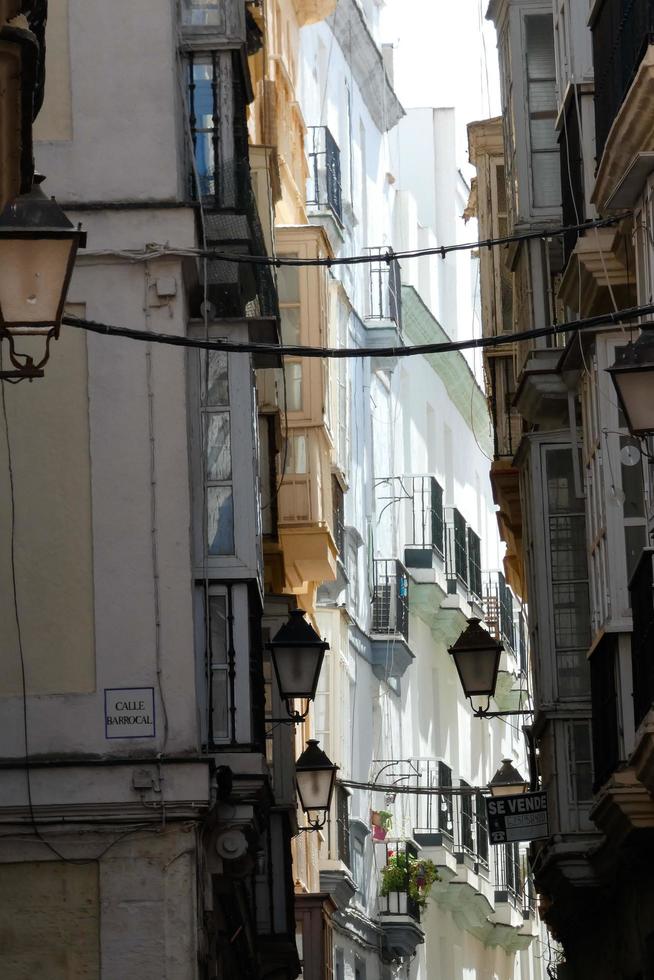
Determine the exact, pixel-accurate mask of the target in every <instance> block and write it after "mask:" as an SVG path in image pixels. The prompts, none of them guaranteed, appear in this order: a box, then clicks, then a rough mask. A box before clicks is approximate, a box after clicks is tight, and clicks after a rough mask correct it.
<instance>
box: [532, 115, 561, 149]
mask: <svg viewBox="0 0 654 980" xmlns="http://www.w3.org/2000/svg"><path fill="white" fill-rule="evenodd" d="M529 129H530V132H531V148H532V150H550V149H552V147H553V146H555V145H556V130H555V129H554V119H532V120H531V123H530V125H529Z"/></svg>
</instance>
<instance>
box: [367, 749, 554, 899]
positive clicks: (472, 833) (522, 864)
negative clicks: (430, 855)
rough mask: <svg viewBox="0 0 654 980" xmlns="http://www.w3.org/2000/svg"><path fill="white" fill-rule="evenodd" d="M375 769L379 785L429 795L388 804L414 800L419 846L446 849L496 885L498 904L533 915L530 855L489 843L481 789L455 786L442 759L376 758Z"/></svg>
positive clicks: (414, 827) (459, 783) (460, 783)
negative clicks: (382, 784)
mask: <svg viewBox="0 0 654 980" xmlns="http://www.w3.org/2000/svg"><path fill="white" fill-rule="evenodd" d="M375 770H376V773H377V779H378V780H379V782H380V783H384V784H395V785H398V786H402V787H407V788H416V789H421V790H431V792H429V793H427V792H422V793H416V794H415V795H414V794H407V796H404V797H401V796H400V795H399V794H398V796H397V797H396V798H393V797H392V796H391V798H390V799H389V798H387V801H386V802H387V805H388V806H390V807H391V808H392V807H393V806H397V803H396V800H397V799H404V800H411V803H410V804H408V806H409V807H410V810H409V812H410V817H409V819H410V821H411V825H412V830H413V836H414V837H415V840H416V842H417V843H418V844H420V845H421V846H422V847H424V848H433V847H439V846H440V847H444V848H446V849H447V850H448V851H450V853H452V854H453V855H454V856H455V857H456V860H457V862H458V863H459V864H462V863H466V864H467V865H468V867H471V868H472V869H473V870H474V871H475V872H476V873H477V874H481V875H482V876H483V877H484V878H487V879H488V880H489V881H490V882H491V883H492V884H493V886H494V889H495V898H496V901H510V902H512V903H513V904H514V905H515V906H516V908H521V909H522V911H523V915H525V918H526V917H527V915H533V914H534V911H535V894H534V888H533V882H531V881H530V879H529V874H528V869H527V858H526V855H525V854H522V855H521V854H520V851H519V846H518V844H509V845H491V844H490V839H489V833H488V823H487V818H486V802H485V798H484V795H483V794H482V793H481V792H480V791H479V790H475V789H474V787H471V786H469V785H468V784H467V783H466V781H465V780H463V779H460V780H456V781H455V780H454V779H453V776H452V769H451V768H450V766H448V765H447V763H445V762H443V761H442V760H440V759H424V758H423V759H416V758H414V759H403V760H399V761H398V760H395V761H391V760H386V759H378V760H376V762H375ZM455 782H456V787H458V788H455V787H454V785H453V784H454V783H455ZM403 806H407V804H406V803H405V804H403ZM403 812H404V813H405V816H406V811H404V810H403ZM391 846H392V845H391Z"/></svg>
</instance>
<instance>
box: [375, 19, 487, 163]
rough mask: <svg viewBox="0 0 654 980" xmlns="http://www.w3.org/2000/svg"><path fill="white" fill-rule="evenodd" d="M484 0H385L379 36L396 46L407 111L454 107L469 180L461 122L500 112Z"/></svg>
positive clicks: (397, 87) (399, 88)
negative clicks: (428, 107) (421, 108)
mask: <svg viewBox="0 0 654 980" xmlns="http://www.w3.org/2000/svg"><path fill="white" fill-rule="evenodd" d="M487 6H488V0H386V4H385V6H384V7H383V8H382V30H381V34H382V38H383V40H384V41H385V42H387V43H392V44H393V45H394V47H395V90H396V92H397V94H398V96H399V98H400V102H401V103H402V105H403V106H404V107H405V108H406V109H411V108H416V107H419V106H420V107H422V106H433V107H435V108H438V107H445V106H454V108H455V109H456V129H457V157H458V165H459V167H461V169H462V171H463V173H464V175H465V176H466V178H467V179H468V180H469V179H470V177H471V175H472V173H473V171H472V170H471V168H470V167H469V166H468V153H467V145H468V141H467V133H466V124H467V123H469V122H472V121H473V120H476V119H486V118H488V117H489V116H495V115H498V114H499V112H500V97H499V75H498V67H497V48H496V38H495V29H494V27H493V25H492V23H491V22H490V21H487V20H486V18H485V15H486V8H487Z"/></svg>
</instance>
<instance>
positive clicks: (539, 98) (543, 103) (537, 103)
mask: <svg viewBox="0 0 654 980" xmlns="http://www.w3.org/2000/svg"><path fill="white" fill-rule="evenodd" d="M537 112H538V113H541V112H548V113H552V118H551V119H547V120H543V121H544V122H547V123H548V124H549V126H550V129H551V132H552V140H551V143H550V145H553V144H554V143H555V142H556V136H555V132H554V118H555V116H556V92H555V89H554V82H529V115H530V117H533V116H534V114H535V113H537ZM535 121H536V120H534V119H533V118H532V119H531V125H532V126H533V125H534V122H535Z"/></svg>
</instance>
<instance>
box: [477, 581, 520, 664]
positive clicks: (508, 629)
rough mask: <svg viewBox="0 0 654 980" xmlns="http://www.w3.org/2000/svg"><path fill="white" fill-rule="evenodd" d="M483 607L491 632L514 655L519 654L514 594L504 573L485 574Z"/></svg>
mask: <svg viewBox="0 0 654 980" xmlns="http://www.w3.org/2000/svg"><path fill="white" fill-rule="evenodd" d="M482 581H483V596H482V605H483V609H484V619H485V621H486V625H487V626H488V629H489V631H490V632H491V633H492V635H493V636H494V637H495V639H496V640H500V641H501V642H502V643H503V644H504V646H505V647H508V648H509V649H510V651H511V652H512V653H516V654H517V653H519V650H518V642H517V640H516V635H517V633H518V630H517V629H516V622H515V612H516V611H515V609H514V605H513V593H512V592H511V589H510V588H509V587H508V585H507V584H506V579H505V578H504V575H503V574H502V572H484V574H483V576H482Z"/></svg>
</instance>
